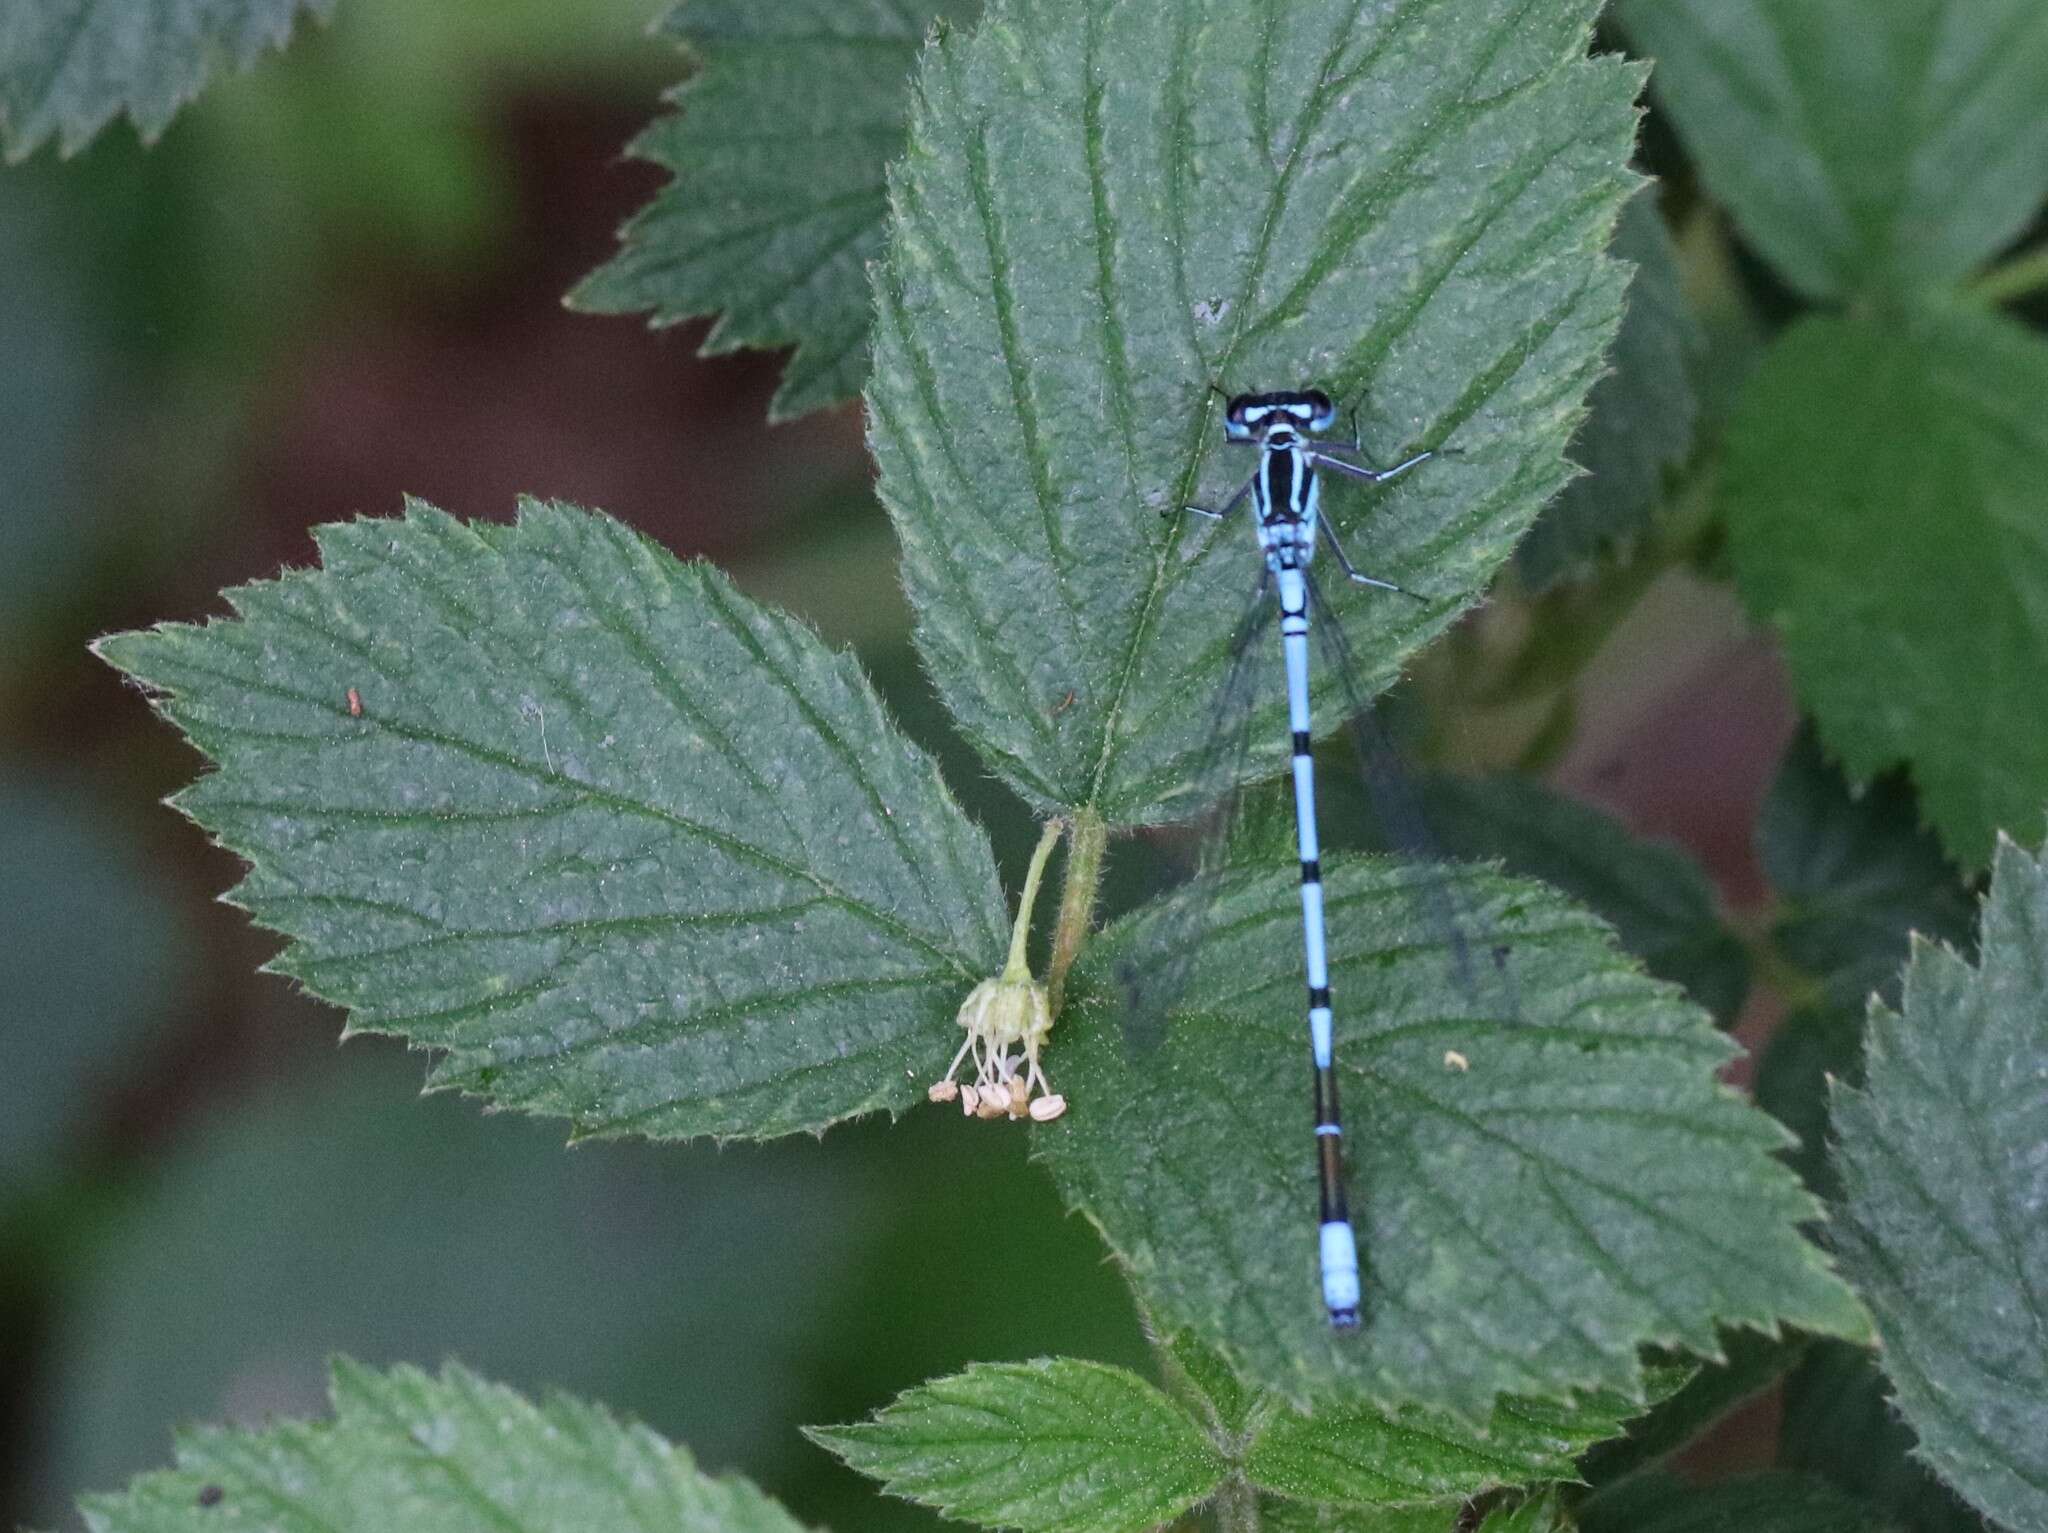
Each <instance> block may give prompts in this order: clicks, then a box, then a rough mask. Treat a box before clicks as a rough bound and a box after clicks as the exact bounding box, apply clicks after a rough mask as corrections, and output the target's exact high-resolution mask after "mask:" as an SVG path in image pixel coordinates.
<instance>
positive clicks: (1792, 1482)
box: [1579, 1473, 1887, 1533]
mask: <svg viewBox="0 0 2048 1533" xmlns="http://www.w3.org/2000/svg"><path fill="white" fill-rule="evenodd" d="M1886 1527H1887V1524H1886V1523H1884V1522H1883V1521H1882V1519H1880V1518H1877V1517H1875V1516H1873V1515H1872V1514H1871V1513H1870V1512H1869V1511H1867V1510H1866V1509H1865V1508H1864V1507H1862V1506H1861V1505H1859V1504H1858V1503H1856V1502H1854V1501H1851V1500H1850V1499H1849V1498H1848V1497H1847V1496H1844V1495H1843V1494H1842V1493H1841V1492H1840V1491H1838V1490H1836V1489H1835V1488H1834V1487H1833V1486H1831V1485H1829V1484H1828V1483H1827V1482H1826V1481H1824V1480H1815V1479H1811V1478H1809V1477H1807V1476H1804V1475H1796V1474H1753V1475H1745V1476H1743V1477H1741V1478H1739V1479H1733V1480H1720V1481H1717V1482H1715V1483H1714V1484H1712V1485H1693V1484H1691V1483H1689V1482H1687V1481H1684V1480H1679V1479H1676V1478H1674V1477H1673V1476H1670V1475H1666V1474H1662V1473H1658V1474H1648V1475H1643V1476H1641V1477H1640V1478H1638V1479H1633V1480H1630V1481H1629V1482H1628V1483H1627V1484H1625V1485H1620V1486H1616V1487H1615V1488H1614V1489H1613V1490H1611V1491H1608V1492H1604V1493H1603V1494H1601V1495H1600V1496H1599V1497H1598V1498H1597V1499H1595V1500H1592V1501H1588V1502H1586V1503H1585V1504H1584V1505H1582V1506H1581V1507H1580V1508H1579V1528H1580V1530H1581V1533H1885V1529H1886Z"/></svg>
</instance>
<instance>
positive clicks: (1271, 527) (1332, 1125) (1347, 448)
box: [1187, 389, 1434, 1328]
mask: <svg viewBox="0 0 2048 1533" xmlns="http://www.w3.org/2000/svg"><path fill="white" fill-rule="evenodd" d="M1335 421H1336V407H1335V406H1334V405H1333V404H1332V403H1331V402H1330V398H1329V396H1328V395H1327V394H1324V393H1322V392H1320V391H1318V390H1314V389H1307V390H1301V391H1298V392H1289V393H1278V394H1239V395H1236V396H1234V397H1233V398H1231V399H1230V400H1229V402H1228V404H1227V405H1226V407H1225V409H1224V413H1223V434H1224V438H1225V440H1226V441H1230V442H1238V443H1245V444H1249V445H1252V446H1256V447H1257V448H1258V449H1259V463H1258V467H1257V468H1256V469H1254V470H1253V472H1252V476H1251V477H1250V478H1249V479H1247V480H1246V481H1245V482H1244V484H1243V485H1242V486H1240V487H1239V489H1238V491H1237V493H1236V494H1234V495H1232V496H1231V497H1230V499H1229V500H1227V501H1225V502H1224V504H1223V506H1222V509H1220V510H1216V511H1210V510H1206V509H1204V508H1203V507H1201V506H1189V507H1187V509H1188V510H1189V511H1192V512H1194V513H1195V514H1196V515H1198V516H1206V517H1209V518H1211V519H1214V520H1221V519H1223V518H1224V517H1227V516H1229V515H1230V514H1231V513H1232V512H1233V511H1235V510H1237V508H1238V507H1239V506H1241V505H1242V504H1243V503H1244V502H1245V501H1246V500H1247V499H1249V500H1250V501H1251V504H1252V513H1253V517H1254V522H1255V529H1254V530H1255V531H1256V532H1257V534H1258V539H1259V550H1260V552H1261V553H1262V554H1263V555H1264V558H1265V573H1264V574H1263V575H1262V576H1261V578H1260V581H1259V593H1258V599H1259V600H1260V601H1263V600H1264V598H1265V594H1266V590H1267V587H1268V586H1269V585H1271V586H1273V587H1274V588H1275V589H1276V591H1277V594H1278V597H1279V609H1280V647H1281V655H1282V658H1283V659H1284V660H1285V662H1286V674H1287V718H1288V727H1289V728H1290V729H1291V730H1292V732H1293V744H1294V821H1295V836H1296V840H1297V843H1298V850H1299V852H1300V856H1301V922H1302V948H1303V954H1304V957H1305V960H1306V969H1307V979H1308V1031H1309V1047H1310V1052H1311V1054H1312V1056H1313V1058H1314V1062H1315V1132H1316V1167H1317V1178H1318V1183H1319V1186H1320V1190H1321V1226H1320V1233H1319V1239H1318V1246H1319V1253H1320V1263H1321V1271H1322V1286H1323V1303H1324V1305H1325V1306H1326V1307H1327V1308H1328V1310H1329V1313H1330V1323H1331V1324H1332V1325H1334V1326H1337V1327H1339V1328H1346V1327H1350V1326H1355V1325H1357V1324H1358V1305H1359V1281H1358V1243H1357V1239H1356V1237H1355V1236H1354V1235H1353V1234H1352V1230H1351V1217H1350V1212H1349V1209H1348V1207H1347V1204H1346V1200H1345V1195H1344V1167H1343V1149H1342V1145H1343V1132H1344V1130H1343V1122H1342V1119H1341V1117H1340V1115H1339V1112H1338V1106H1337V1076H1336V1069H1335V1059H1334V1041H1333V1033H1334V1023H1333V1020H1332V1018H1333V1013H1332V1009H1331V999H1330V973H1329V961H1328V956H1327V952H1326V944H1325V937H1324V927H1323V874H1322V850H1321V843H1320V840H1319V839H1318V835H1317V829H1316V790H1315V757H1314V755H1313V754H1312V753H1311V749H1310V745H1311V739H1312V734H1313V731H1312V729H1311V727H1310V720H1309V671H1308V644H1309V621H1310V605H1311V601H1310V596H1311V592H1312V591H1313V589H1314V586H1313V583H1312V582H1311V580H1310V579H1309V564H1310V562H1311V561H1312V560H1313V559H1314V557H1315V553H1316V544H1317V540H1318V539H1319V538H1320V539H1321V540H1322V541H1323V542H1325V543H1327V544H1329V547H1330V552H1331V553H1332V554H1333V555H1335V556H1336V559H1337V562H1338V564H1340V565H1341V566H1343V569H1344V573H1345V574H1346V575H1347V576H1348V577H1349V578H1350V579H1351V580H1352V581H1353V582H1354V583H1356V584H1358V585H1362V586H1372V587H1375V588H1377V589H1379V590H1382V591H1392V592H1396V593H1398V594H1399V595H1402V596H1407V597H1411V598H1414V599H1415V600H1418V601H1420V600H1423V598H1422V597H1421V596H1420V595H1419V594H1418V593H1416V592H1414V591H1410V590H1408V589H1406V588H1405V587H1403V586H1400V585H1397V584H1395V583H1394V582H1393V581H1391V580H1382V579H1380V578H1379V577H1377V576H1375V575H1368V574H1366V573H1364V572H1363V571H1361V570H1360V569H1359V568H1358V567H1357V566H1356V565H1354V564H1353V563H1352V562H1351V557H1350V555H1349V554H1347V553H1346V552H1345V551H1344V546H1343V544H1342V543H1340V542H1339V541H1338V540H1337V534H1336V531H1335V529H1333V528H1332V527H1331V526H1330V524H1329V523H1328V522H1326V521H1324V520H1323V519H1322V516H1321V514H1320V501H1319V496H1318V488H1317V478H1316V474H1317V471H1318V470H1319V469H1330V470H1333V471H1335V472H1337V473H1340V474H1346V475H1349V476H1350V477H1352V478H1354V479H1362V480H1365V481H1366V482H1368V483H1371V484H1384V483H1385V482H1386V481H1387V480H1389V479H1392V478H1394V477H1395V476H1396V475H1399V474H1404V473H1406V472H1407V471H1408V470H1409V469H1411V468H1414V467H1415V466H1416V465H1417V464H1419V463H1423V462H1426V461H1427V460H1428V459H1429V458H1430V457H1432V456H1434V455H1433V454H1432V453H1428V452H1420V453H1417V454H1415V455H1414V456H1413V457H1411V458H1409V459H1408V460H1407V461H1405V462H1402V463H1397V464H1395V465H1394V466H1393V467H1392V468H1386V469H1381V468H1375V467H1373V466H1372V464H1371V463H1369V462H1368V461H1366V460H1365V452H1364V449H1363V447H1362V446H1361V445H1360V443H1359V441H1358V434H1357V432H1356V430H1355V429H1354V431H1353V432H1352V440H1351V441H1350V442H1348V443H1338V442H1333V441H1331V440H1329V439H1328V438H1327V437H1326V436H1325V435H1324V433H1326V432H1328V431H1329V429H1330V427H1331V426H1332V425H1333V424H1334V423H1335ZM1344 454H1349V456H1345V455H1344ZM1354 460H1356V461H1354ZM1247 631H1248V632H1255V631H1256V628H1255V627H1254V628H1251V629H1248V630H1247ZM1333 637H1334V636H1333Z"/></svg>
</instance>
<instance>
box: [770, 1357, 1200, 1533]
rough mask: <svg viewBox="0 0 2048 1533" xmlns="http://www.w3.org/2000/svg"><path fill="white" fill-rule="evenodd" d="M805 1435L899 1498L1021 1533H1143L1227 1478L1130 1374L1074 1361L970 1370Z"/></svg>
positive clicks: (1191, 1428)
mask: <svg viewBox="0 0 2048 1533" xmlns="http://www.w3.org/2000/svg"><path fill="white" fill-rule="evenodd" d="M810 1435H811V1436H812V1437H814V1438H816V1439H817V1440H818V1441H819V1442H820V1443H822V1444H824V1445H825V1446H826V1447H828V1448H830V1449H831V1450H832V1451H833V1452H834V1453H837V1454H838V1455H839V1456H840V1457H841V1458H843V1459H845V1460H846V1462H847V1463H849V1464H851V1465H852V1466H853V1467H854V1468H855V1469H858V1470H860V1471H861V1473H863V1474H868V1475H873V1476H874V1477H875V1478H876V1479H879V1480H880V1481H882V1483H883V1485H884V1486H885V1487H886V1488H887V1489H888V1490H889V1491H891V1492H892V1493H894V1494H896V1495H899V1496H904V1497H907V1498H908V1499H910V1500H913V1501H917V1502H921V1503H923V1504H924V1505H926V1506H930V1507H935V1508H937V1509H938V1510H939V1511H941V1512H944V1513H945V1514H946V1515H947V1516H949V1517H955V1518H959V1519H961V1520H963V1521H968V1522H979V1523H982V1524H983V1525H985V1526H993V1527H1005V1528H1023V1529H1026V1530H1028V1533H1120V1530H1129V1533H1140V1530H1142V1529H1146V1528H1152V1527H1157V1526H1158V1525H1159V1524H1161V1523H1164V1522H1167V1521H1169V1520H1171V1519H1172V1518H1174V1517H1177V1516H1178V1515H1179V1514H1180V1513H1182V1512H1184V1511H1186V1510H1187V1509H1188V1508H1189V1507H1190V1506H1192V1505H1194V1504H1195V1503H1196V1502H1197V1501H1199V1500H1201V1499H1202V1498H1203V1497H1205V1496H1207V1495H1208V1494H1209V1493H1210V1492H1211V1491H1213V1490H1214V1489H1215V1488H1216V1486H1217V1484H1218V1483H1219V1482H1220V1481H1221V1480H1222V1478H1223V1473H1224V1462H1223V1459H1222V1457H1221V1455H1219V1454H1218V1453H1217V1451H1216V1449H1215V1448H1214V1447H1212V1446H1211V1445H1210V1443H1209V1440H1208V1439H1207V1438H1206V1437H1204V1436H1203V1435H1202V1430H1201V1428H1200V1426H1199V1425H1198V1424H1197V1423H1196V1422H1195V1419H1194V1418H1193V1417H1192V1416H1190V1415H1189V1414H1188V1413H1187V1411H1186V1410H1184V1409H1183V1408H1182V1407H1181V1406H1180V1405H1179V1404H1178V1403H1176V1402H1175V1401H1173V1400H1170V1399H1168V1398H1167V1397H1166V1396H1165V1395H1163V1394H1161V1393H1160V1392H1159V1391H1158V1390H1157V1389H1155V1388H1153V1386H1152V1385H1150V1384H1148V1383H1146V1382H1145V1381H1144V1380H1143V1379H1141V1378H1139V1377H1138V1376H1137V1375H1136V1374H1134V1373H1132V1372H1130V1371H1129V1370H1128V1369H1124V1368H1109V1367H1105V1366H1103V1365H1102V1364H1100V1363H1087V1362H1081V1361H1079V1360H1077V1359H1074V1358H1051V1359H1041V1360H1039V1361H1037V1362H1032V1363H978V1364H976V1365H975V1366H973V1367H971V1368H969V1369H968V1370H967V1371H966V1372H964V1373H960V1374H956V1375H954V1376H953V1377H952V1378H948V1379H939V1380H936V1381H934V1382H933V1383H930V1384H925V1385H921V1386H919V1387H918V1388H916V1389H912V1390H907V1391H905V1392H904V1393H903V1394H902V1395H900V1396H899V1397H898V1398H897V1399H896V1401H895V1402H894V1403H893V1404H891V1405H888V1406H885V1407H884V1408H883V1409H882V1410H880V1411H878V1412H876V1414H875V1417H874V1419H873V1420H871V1421H864V1422H856V1423H854V1424H852V1425H850V1426H842V1427H814V1428H812V1429H811V1430H810Z"/></svg>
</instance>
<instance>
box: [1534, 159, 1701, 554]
mask: <svg viewBox="0 0 2048 1533" xmlns="http://www.w3.org/2000/svg"><path fill="white" fill-rule="evenodd" d="M1610 248H1611V249H1612V251H1613V253H1614V254H1615V255H1616V256H1619V257H1620V258H1621V259H1622V260H1624V261H1632V262H1634V263H1635V275H1634V276H1633V277H1632V278H1630V279H1629V285H1628V310H1627V312H1626V313H1625V314H1624V315H1623V316H1622V320H1621V330H1620V333H1619V334H1617V335H1616V336H1615V338H1614V351H1613V353H1612V355H1611V356H1610V357H1609V358H1608V369H1609V370H1608V373H1607V376H1606V377H1604V378H1602V379H1601V380H1600V381H1599V382H1598V383H1596V384H1594V385H1593V392H1592V393H1591V394H1589V395H1588V396H1587V397H1586V408H1587V410H1588V412H1589V413H1588V414H1587V416H1586V420H1585V424H1583V425H1582V426H1580V427H1579V434H1578V435H1577V436H1576V437H1574V438H1573V439H1572V445H1571V449H1570V457H1571V460H1572V462H1574V463H1576V464H1578V465H1579V467H1581V468H1583V469H1584V470H1585V471H1586V473H1585V476H1584V477H1583V478H1579V479H1574V480H1573V481H1572V482H1571V483H1570V484H1568V485H1566V486H1565V489H1564V493H1563V494H1561V495H1559V496H1558V497H1557V499H1555V500H1553V501H1552V502H1551V503H1550V504H1549V505H1547V506H1545V507H1544V508H1543V514H1542V515H1541V516H1539V517H1537V518H1536V525H1535V526H1533V527H1531V528H1530V529H1529V535H1528V536H1527V537H1526V538H1524V539H1522V541H1521V544H1520V546H1519V547H1517V548H1516V549H1515V567H1516V568H1517V569H1518V570H1520V571H1521V575H1522V578H1523V580H1525V581H1526V582H1528V584H1529V585H1530V586H1531V587H1532V588H1533V589H1535V590H1537V591H1542V590H1545V589H1547V588H1549V587H1550V586H1553V585H1555V584H1557V582H1558V581H1560V580H1563V579H1566V578H1567V577H1569V576H1571V575H1573V574H1577V573H1579V572H1581V571H1583V570H1585V569H1587V568H1588V567H1589V566H1590V565H1591V564H1592V563H1593V561H1594V560H1595V559H1596V558H1598V557H1599V555H1600V554H1601V553H1602V552H1603V551H1604V550H1606V549H1608V548H1610V547H1611V546H1613V545H1614V544H1615V543H1616V542H1618V541H1620V540H1622V539H1624V538H1627V537H1629V536H1630V535H1632V534H1633V533H1635V532H1637V531H1638V530H1640V529H1641V528H1642V527H1643V525H1644V524H1645V523H1646V522H1647V521H1648V520H1649V518H1650V514H1651V512H1653V511H1655V510H1656V509H1657V505H1658V502H1659V501H1661V500H1662V499H1663V496H1664V475H1665V473H1666V471H1667V470H1669V469H1671V468H1674V467H1676V466H1677V465H1678V464H1679V463H1681V462H1682V461H1683V460H1684V458H1685V456H1686V454H1687V453H1689V452H1690V451H1692V438H1693V427H1694V423H1695V420H1696V418H1697V416H1698V414H1699V399H1698V395H1697V392H1696V390H1695V389H1694V386H1693V377H1692V374H1693V369H1694V367H1695V366H1697V365H1698V363H1699V361H1700V357H1701V354H1702V353H1703V351H1704V349H1705V340H1704V338H1703V337H1702V335H1701V333H1700V327H1699V324H1698V322H1697V321H1696V320H1694V318H1693V316H1692V310H1691V309H1689V308H1688V307H1687V306H1686V302H1685V298H1684V295H1683V294H1682V293H1680V291H1679V287H1678V252H1677V251H1676V250H1675V249H1674V248H1673V246H1672V243H1671V233H1670V231H1669V230H1667V229H1666V228H1665V227H1664V219H1663V217H1662V216H1661V215H1660V214H1659V213H1658V211H1657V195H1656V192H1655V190H1654V189H1646V190H1644V191H1641V192H1638V193H1637V194H1636V195H1635V196H1634V197H1633V198H1631V199H1630V200H1629V204H1628V206H1627V207H1625V208H1623V209H1622V212H1621V222H1620V223H1619V224H1617V225H1616V226H1615V230H1614V243H1613V245H1612V246H1611V247H1610Z"/></svg>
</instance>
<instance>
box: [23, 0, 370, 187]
mask: <svg viewBox="0 0 2048 1533" xmlns="http://www.w3.org/2000/svg"><path fill="white" fill-rule="evenodd" d="M302 10H303V11H308V12H310V13H311V14H312V15H314V16H315V17H317V18H319V19H320V20H322V21H324V20H326V19H327V17H328V16H330V15H331V14H332V13H333V11H334V0H35V3H31V4H22V5H9V6H7V7H6V9H5V10H4V11H0V142H4V144H5V147H6V151H7V159H8V160H9V161H14V160H20V159H24V158H26V157H27V156H28V155H30V154H33V153H34V152H35V150H36V148H37V146H38V145H40V144H41V143H42V142H43V141H44V140H45V139H48V138H52V137H54V138H55V139H56V140H57V145H58V149H59V151H60V152H61V153H64V154H73V153H75V152H76V151H78V150H80V149H82V148H84V147H85V145H86V144H87V143H88V142H90V141H91V139H92V137H93V135H94V134H96V133H98V132H99V130H100V129H101V128H103V127H105V126H106V124H107V123H108V122H110V121H112V120H113V118H114V117H116V116H117V115H119V114H121V113H123V112H125V113H126V114H127V115H128V118H129V120H130V121H132V122H133V123H134V124H135V131H136V132H137V133H138V134H140V135H141V137H142V140H143V142H144V143H149V142H152V141H153V140H154V139H155V138H156V136H157V135H158V134H160V133H162V132H163V130H164V129H165V128H166V127H167V126H169V124H170V121H171V118H172V117H173V116H174V115H176V113H177V110H178V108H179V107H181V106H183V105H185V103H186V102H188V101H190V100H192V99H193V97H195V96H197V95H198V94H199V91H200V88H201V87H202V86H204V85H205V84H206V80H207V77H208V76H209V75H211V74H213V73H214V72H215V71H216V70H218V69H219V68H221V67H222V66H223V65H225V66H226V67H228V68H230V69H247V68H248V67H249V66H250V65H251V64H253V63H255V62H256V60H257V58H258V57H260V56H261V55H262V54H263V53H264V51H265V50H267V49H272V48H282V47H283V46H284V44H285V40H286V39H287V38H289V37H290V36H291V30H292V24H293V22H295V21H296V20H297V19H298V15H299V12H300V11H302Z"/></svg>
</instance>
